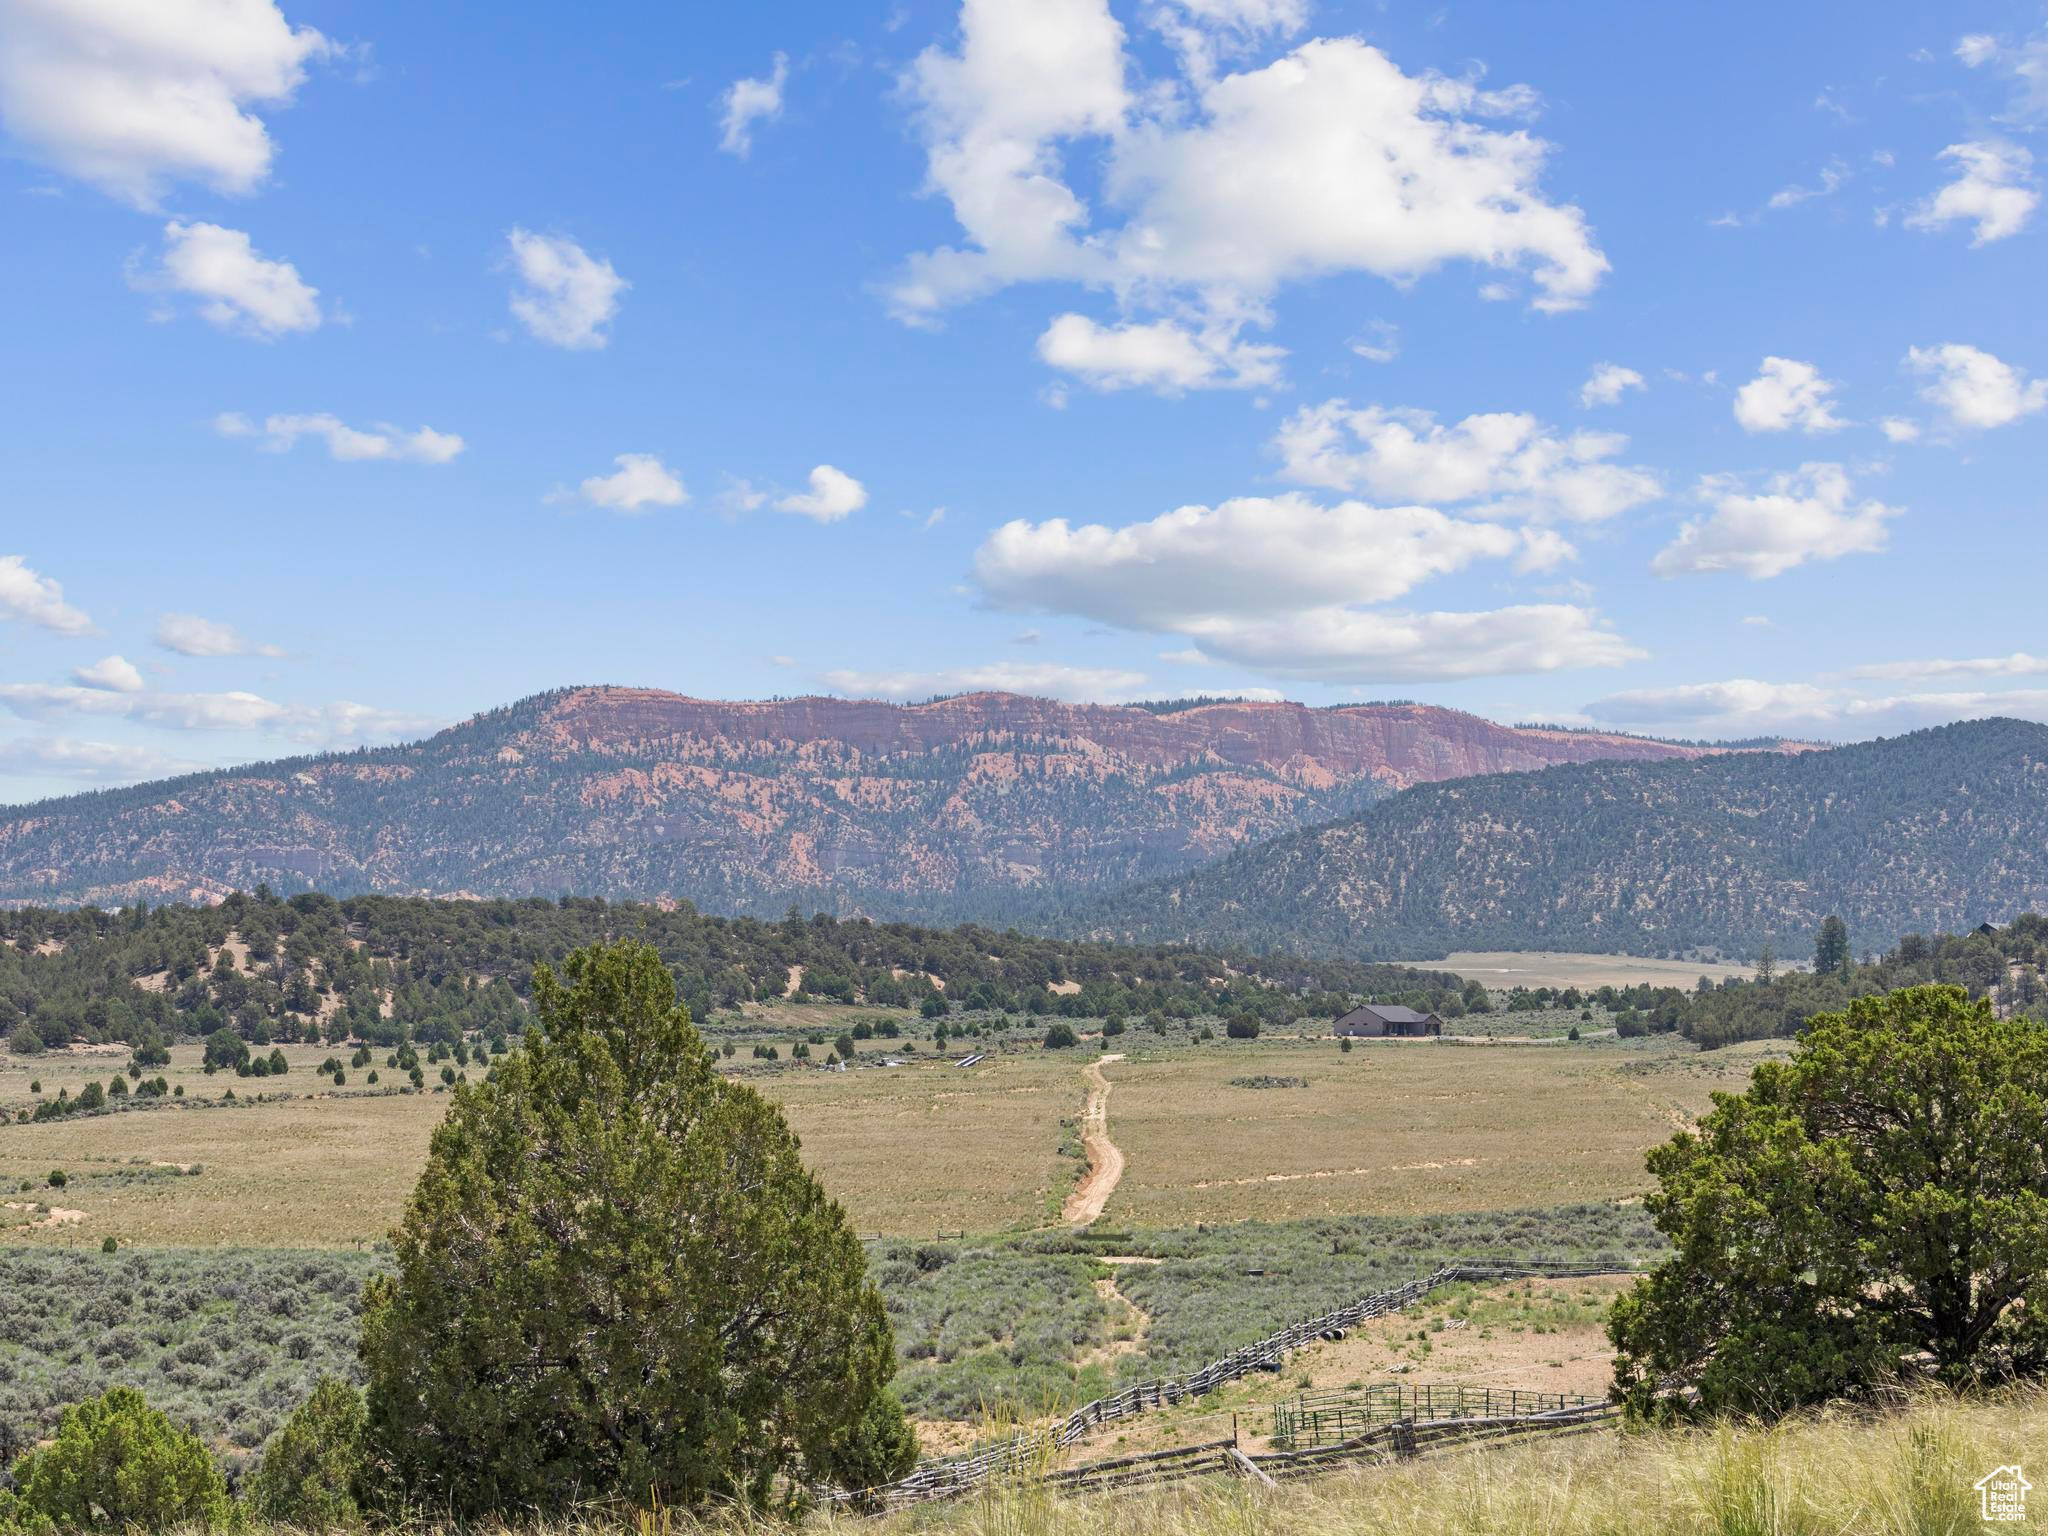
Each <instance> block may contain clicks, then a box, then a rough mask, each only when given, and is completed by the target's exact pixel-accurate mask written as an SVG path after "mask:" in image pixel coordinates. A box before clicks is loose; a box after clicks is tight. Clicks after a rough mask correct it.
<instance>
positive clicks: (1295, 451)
mask: <svg viewBox="0 0 2048 1536" xmlns="http://www.w3.org/2000/svg"><path fill="white" fill-rule="evenodd" d="M1273 446H1274V448H1275V450H1276V451H1277V452H1278V453H1279V455H1280V458H1281V462H1282V464H1283V466H1284V468H1283V470H1282V473H1283V474H1284V475H1286V477H1287V478H1288V479H1290V480H1294V481H1297V482H1299V483H1301V484H1303V485H1320V486H1325V487H1327V488H1329V489H1330V490H1334V491H1365V492H1369V493H1371V494H1372V495H1375V496H1378V497H1381V498H1384V499H1386V500H1390V501H1418V502H1424V503H1427V504H1430V505H1445V504H1450V503H1457V502H1466V503H1472V504H1473V505H1472V506H1471V507H1470V508H1469V510H1470V511H1471V512H1472V513H1473V514H1474V515H1476V516H1485V517H1527V518H1534V519H1538V520H1544V519H1552V518H1562V519H1565V520H1567V521H1571V522H1599V521H1602V520H1603V519H1606V518H1610V517H1614V516H1616V515H1618V514H1619V513H1622V512H1626V511H1628V510H1630V509H1631V508H1633V507H1637V506H1640V505H1642V504H1643V503H1644V502H1646V501H1650V500H1652V499H1654V498H1655V497H1656V496H1657V495H1658V494H1659V493H1660V490H1661V487H1660V486H1659V484H1658V481H1657V477H1656V476H1655V475H1654V474H1652V473H1650V471H1648V470H1646V469H1639V468H1633V467H1630V466H1628V465H1623V464H1616V463H1612V462H1610V461H1611V460H1612V459H1613V458H1614V457H1615V455H1617V454H1619V453H1620V452H1622V451H1623V450H1624V449H1625V448H1627V446H1628V439H1627V438H1626V437H1623V436H1621V435H1620V434H1618V433H1613V432H1568V433H1567V432H1558V431H1556V430H1555V429H1553V428H1551V427H1548V426H1546V425H1544V424H1543V423H1542V422H1540V421H1538V420H1537V419H1536V418H1535V417H1534V416H1531V415H1528V414H1526V413H1522V412H1506V411H1498V412H1491V413H1487V414H1482V415H1473V416H1467V417H1465V418H1464V419H1463V420H1461V421H1459V422H1457V423H1456V424H1455V425H1452V426H1444V425H1442V424H1441V423H1439V422H1438V421H1437V419H1436V417H1435V416H1434V415H1432V414H1431V413H1430V412H1428V411H1416V410H1403V409H1400V408H1394V407H1387V406H1378V405H1371V406H1363V407H1354V406H1352V405H1351V404H1350V403H1349V402H1348V401H1344V400H1327V401H1325V402H1323V403H1322V404H1321V405H1310V406H1303V407H1302V408H1301V409H1300V410H1298V411H1296V412H1295V413H1294V414H1293V415H1292V416H1290V417H1288V419H1287V420H1286V421H1285V422H1284V423H1282V425H1281V427H1280V430H1279V432H1278V433H1277V434H1276V435H1275V437H1274V439H1273Z"/></svg>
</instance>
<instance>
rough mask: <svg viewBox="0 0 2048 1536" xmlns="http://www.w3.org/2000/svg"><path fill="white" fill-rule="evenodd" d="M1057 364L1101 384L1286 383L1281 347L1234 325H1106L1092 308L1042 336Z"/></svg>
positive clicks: (1043, 354)
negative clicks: (1246, 335) (1242, 334)
mask: <svg viewBox="0 0 2048 1536" xmlns="http://www.w3.org/2000/svg"><path fill="white" fill-rule="evenodd" d="M1038 355H1039V357H1040V358H1041V359H1043V360H1044V361H1045V362H1046V363H1047V364H1048V365H1049V366H1051V367H1054V368H1058V369H1060V370H1062V371H1063V372H1066V373H1071V374H1074V375H1075V376H1076V377H1078V378H1080V379H1082V380H1083V381H1085V382H1087V383H1089V384H1092V385H1094V386H1095V388H1097V389H1106V390H1107V389H1131V388H1141V389H1153V390H1157V391H1158V392H1159V393H1161V394H1167V395H1177V394H1179V393H1181V392H1182V391H1184V390H1190V389H1217V388H1224V389H1264V388H1267V387H1270V386H1271V385H1273V384H1275V383H1277V382H1278V380H1279V377H1280V360H1281V359H1282V358H1283V357H1285V356H1286V355H1287V354H1286V352H1285V351H1284V350H1282V349H1281V348H1279V347H1272V346H1261V345H1258V344H1255V343H1252V342H1248V341H1244V340H1241V339H1240V338H1239V336H1238V334H1237V328H1236V327H1234V326H1212V327H1209V328H1208V329H1206V330H1199V331H1198V330H1191V329H1189V328H1188V327H1187V326H1184V325H1181V324H1179V323H1178V322H1176V321H1172V320H1155V321H1152V322H1150V323H1149V324H1147V323H1140V322H1137V321H1132V322H1128V323H1125V324H1122V325H1112V326H1105V325H1098V324H1096V323H1095V322H1094V321H1093V320H1091V319H1089V318H1088V317H1087V316H1086V315H1076V314H1065V315H1060V316H1058V317H1057V318H1056V319H1055V320H1054V321H1053V322H1052V324H1051V325H1049V326H1047V327H1046V330H1045V334H1044V335H1042V336H1040V337H1039V338H1038Z"/></svg>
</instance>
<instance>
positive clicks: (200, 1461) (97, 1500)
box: [14, 1387, 228, 1531]
mask: <svg viewBox="0 0 2048 1536" xmlns="http://www.w3.org/2000/svg"><path fill="white" fill-rule="evenodd" d="M14 1480H15V1482H16V1483H17V1484H18V1485H19V1487H20V1489H21V1502H22V1504H23V1505H24V1506H26V1507H27V1508H28V1509H29V1510H31V1511H33V1512H34V1513H35V1514H38V1515H42V1516H44V1517H46V1518H47V1519H50V1520H53V1521H55V1522H56V1524H57V1525H58V1527H59V1528H60V1529H62V1530H65V1531H129V1530H141V1531H161V1530H165V1529H167V1528H169V1527H170V1526H173V1525H179V1524H186V1523H192V1524H206V1523H210V1522H215V1521H220V1520H224V1519H226V1518H227V1514H228V1487H227V1479H226V1478H224V1477H223V1476H222V1475H221V1470H220V1468H219V1467H217V1466H215V1465H214V1463H213V1458H212V1457H211V1456H210V1455H208V1454H207V1450H206V1446H205V1445H204V1444H203V1443H202V1442H201V1441H200V1439H199V1437H198V1436H197V1435H194V1434H191V1433H189V1432H187V1431H185V1430H182V1429H179V1428H178V1427H177V1426H176V1425H174V1424H172V1423H171V1421H170V1420H169V1419H167V1418H165V1417H164V1416H163V1414H161V1413H159V1412H158V1411H157V1410H156V1409H154V1408H152V1407H150V1406H149V1404H148V1403H147V1402H146V1401H145V1400H144V1399H143V1396H142V1394H141V1393H140V1392H138V1391H136V1390H135V1389H134V1388H133V1387H114V1388H112V1389H111V1390H110V1391H108V1392H107V1393H106V1394H105V1395H104V1396H102V1397H98V1398H94V1399H93V1400H92V1401H90V1402H85V1403H78V1404H75V1405H74V1406H72V1407H70V1408H67V1409H65V1410H64V1417H63V1418H62V1420H60V1421H59V1423H58V1426H57V1438H56V1439H55V1440H54V1441H53V1442H52V1443H50V1444H49V1445H46V1446H44V1447H42V1448H41V1449H40V1450H37V1451H33V1452H31V1453H30V1454H29V1455H27V1456H25V1457H24V1458H22V1460H21V1461H20V1462H19V1463H17V1464H16V1466H15V1469H14Z"/></svg>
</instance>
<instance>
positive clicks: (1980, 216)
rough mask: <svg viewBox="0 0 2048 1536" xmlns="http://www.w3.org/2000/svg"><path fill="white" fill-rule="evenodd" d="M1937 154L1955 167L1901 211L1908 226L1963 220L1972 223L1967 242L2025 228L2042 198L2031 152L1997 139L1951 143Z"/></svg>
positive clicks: (1935, 227) (1979, 242) (1933, 227)
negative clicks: (1946, 178)
mask: <svg viewBox="0 0 2048 1536" xmlns="http://www.w3.org/2000/svg"><path fill="white" fill-rule="evenodd" d="M1941 158H1942V159H1944V160H1948V161H1952V162H1953V163H1954V164H1955V165H1956V166H1957V167H1958V174H1957V176H1956V179H1955V180H1954V181H1951V182H1950V183H1949V184H1948V185H1947V186H1945V187H1943V188H1942V189H1941V190H1940V191H1939V192H1936V193H1935V194H1934V195H1933V196H1932V197H1930V198H1928V199H1927V200H1926V201H1925V202H1923V203H1921V204H1920V205H1919V206H1918V207H1917V208H1915V209H1914V210H1913V211H1912V212H1911V213H1909V214H1907V215H1906V224H1907V227H1908V228H1911V229H1925V230H1938V229H1945V228H1946V227H1947V226H1949V225H1950V224H1953V223H1955V222H1957V221H1958V220H1963V221H1967V222H1971V223H1974V224H1975V225H1976V226H1977V231H1976V233H1975V234H1974V235H1973V236H1972V237H1971V239H1970V243H1971V244H1972V245H1988V244H1989V243H1990V242H1991V241H1993V240H2003V239H2005V238H2006V237H2007V236H2008V235H2016V234H2018V233H2019V232H2020V231H2021V230H2022V229H2024V228H2026V224H2027V220H2028V219H2030V218H2032V217H2033V214H2034V209H2035V208H2036V207H2037V206H2039V204H2040V201H2041V187H2040V182H2039V181H2038V180H2037V179H2036V178H2035V176H2034V174H2033V171H2034V157H2033V156H2032V155H2031V154H2029V153H2028V152H2027V151H2026V150H2024V149H2022V148H2021V147H2020V146H2019V145H2017V144H2009V143H2007V142H2005V141H2004V140H2002V139H1986V140H1983V141H1981V142H1977V143H1969V144H1951V145H1949V147H1948V148H1947V149H1944V150H1943V151H1942V152H1941Z"/></svg>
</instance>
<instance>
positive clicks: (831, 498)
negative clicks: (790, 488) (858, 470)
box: [775, 464, 868, 523]
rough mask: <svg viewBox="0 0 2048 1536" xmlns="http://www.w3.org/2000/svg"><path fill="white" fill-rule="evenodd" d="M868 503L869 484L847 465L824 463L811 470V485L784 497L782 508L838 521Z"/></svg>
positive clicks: (779, 508) (779, 506)
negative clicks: (860, 480) (837, 465)
mask: <svg viewBox="0 0 2048 1536" xmlns="http://www.w3.org/2000/svg"><path fill="white" fill-rule="evenodd" d="M867 504H868V491H867V487H866V486H864V485H862V484H861V483H860V482H859V481H858V480H856V479H854V478H853V476H851V475H849V474H848V473H847V472H846V471H845V470H843V469H834V468H833V467H832V466H831V465H830V464H820V465H819V466H818V467H817V468H815V469H813V470H812V471H811V488H810V489H809V490H808V491H801V492H795V493H792V494H791V495H788V496H784V497H782V498H781V499H780V500H779V501H777V502H776V503H775V509H776V510H777V511H778V512H793V513H795V514H796V515H797V516H799V517H808V518H810V519H811V520H812V521H813V522H819V523H836V522H838V521H839V520H840V519H841V518H845V517H850V516H852V515H853V514H854V513H856V512H858V511H859V510H860V509H861V508H862V507H864V506H866V505H867Z"/></svg>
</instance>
